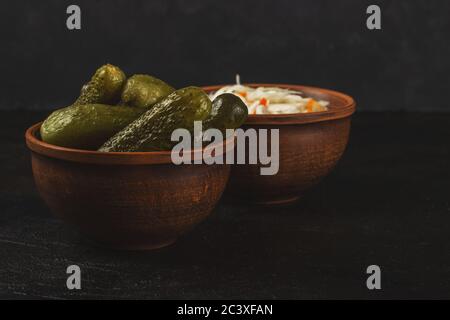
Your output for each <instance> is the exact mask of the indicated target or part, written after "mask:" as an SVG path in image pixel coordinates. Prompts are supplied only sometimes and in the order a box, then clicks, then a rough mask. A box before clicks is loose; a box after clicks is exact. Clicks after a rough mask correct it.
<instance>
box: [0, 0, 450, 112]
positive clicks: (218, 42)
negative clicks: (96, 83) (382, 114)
mask: <svg viewBox="0 0 450 320" xmlns="http://www.w3.org/2000/svg"><path fill="white" fill-rule="evenodd" d="M69 4H78V5H79V6H80V7H81V12H82V29H81V30H79V31H69V30H68V29H67V28H66V18H67V16H68V15H67V14H66V8H67V6H68V5H69ZM369 4H378V5H380V6H381V9H382V30H375V31H370V30H368V29H367V28H366V18H367V14H366V8H367V6H368V5H369ZM2 6H3V8H2V9H3V10H2V17H1V19H0V36H1V39H2V41H1V46H0V58H1V61H2V63H1V64H0V73H1V75H2V77H1V80H0V81H1V82H0V85H1V88H2V90H1V91H2V94H1V95H0V109H33V110H35V109H39V110H43V109H55V108H57V107H60V106H63V105H67V104H70V103H71V102H72V101H73V100H74V99H75V98H76V96H77V94H78V92H79V89H80V87H81V84H82V83H83V82H85V81H87V80H88V79H89V78H90V76H91V74H92V72H93V71H94V70H95V69H96V68H97V67H98V66H100V65H102V64H104V63H107V62H109V63H113V64H117V65H119V66H120V67H122V68H123V69H124V70H125V71H126V73H127V74H133V73H149V74H152V75H155V76H157V77H160V78H162V79H164V80H166V81H167V82H169V83H171V84H172V85H174V86H176V87H181V86H186V85H207V84H218V83H228V82H231V81H234V76H235V74H236V73H240V74H241V77H242V79H243V81H245V82H275V83H276V82H284V83H298V84H306V85H314V86H322V87H327V88H332V89H336V90H342V91H344V92H347V93H349V94H351V95H352V96H354V97H355V98H356V100H357V102H358V108H359V110H407V111H417V110H420V111H450V106H449V104H448V102H447V101H448V98H447V95H446V93H447V90H448V88H449V86H450V77H449V76H448V72H449V67H450V62H449V60H448V56H450V42H449V41H447V38H448V35H449V34H450V19H449V12H450V2H449V1H444V0H441V1H438V0H432V1H419V0H414V1H412V0H408V1H406V0H404V1H365V0H353V1H350V0H345V1H332V0H320V1H318V0H302V1H292V0H259V1H242V0H238V1H237V0H227V1H225V0H221V1H206V0H189V1H181V0H178V1H167V0H152V1H138V0H135V1H124V0H121V1H118V0H109V1H105V0H102V1H61V0H58V1H56V0H55V1H30V0H16V1H10V2H8V3H7V5H5V4H3V5H2Z"/></svg>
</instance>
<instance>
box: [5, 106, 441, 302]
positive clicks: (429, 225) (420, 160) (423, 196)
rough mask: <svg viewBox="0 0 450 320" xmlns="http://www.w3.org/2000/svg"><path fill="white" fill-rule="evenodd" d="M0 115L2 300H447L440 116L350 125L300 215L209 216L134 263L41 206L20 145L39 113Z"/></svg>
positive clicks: (232, 210)
mask: <svg viewBox="0 0 450 320" xmlns="http://www.w3.org/2000/svg"><path fill="white" fill-rule="evenodd" d="M0 116H1V118H2V119H3V124H2V126H1V127H0V138H1V142H2V144H1V145H2V152H1V153H0V159H1V169H0V170H1V184H0V191H1V193H0V208H1V212H0V298H17V299H23V298H55V299H60V298H61V299H71V298H124V299H128V298H149V299H168V298H183V299H184V298H186V299H190V298H199V299H204V298H211V299H215V298H224V299H227V298H278V299H301V298H450V244H449V234H450V169H449V164H450V163H449V160H450V143H449V137H450V115H448V114H446V115H445V114H420V113H412V114H406V113H359V114H356V115H355V117H354V122H353V129H352V133H351V139H350V144H349V147H348V149H347V151H346V153H345V155H344V157H343V159H342V160H341V162H340V163H339V164H338V166H337V168H336V169H335V171H334V172H333V173H332V174H331V175H330V176H329V177H327V178H326V179H325V180H324V181H323V182H322V183H321V184H320V185H319V186H318V187H316V188H315V189H314V190H312V191H311V192H310V193H309V194H307V196H306V197H305V198H304V199H303V200H302V201H301V202H299V203H297V204H296V205H294V206H291V207H280V208H276V209H267V208H261V207H259V208H255V207H250V206H243V205H231V204H225V203H221V204H220V205H219V206H218V207H217V208H216V209H215V211H214V213H213V215H212V216H211V217H210V218H209V219H208V220H207V221H206V222H205V223H203V224H201V225H200V226H199V227H197V228H196V229H195V230H193V231H192V232H191V233H189V234H187V235H186V236H185V237H183V238H182V239H180V240H179V241H178V242H177V243H176V244H175V245H173V246H172V247H169V248H166V249H163V250H160V251H156V252H134V253H127V252H115V251H110V250H105V249H102V248H98V247H96V246H95V245H93V244H92V243H90V242H88V241H86V240H84V239H83V238H81V236H80V235H79V234H78V233H77V232H76V231H75V230H73V229H72V228H71V227H69V226H67V225H65V224H63V223H62V222H60V221H58V220H57V219H55V218H53V217H52V216H51V215H50V212H49V210H48V209H47V208H46V207H45V206H44V204H43V203H42V202H41V200H40V199H39V197H38V195H37V193H36V190H35V187H34V184H33V179H32V175H31V168H30V159H29V153H28V151H27V149H26V147H25V144H24V139H23V132H24V130H25V128H26V127H27V126H29V125H31V124H33V123H35V122H37V121H38V120H41V119H43V118H44V117H45V114H44V113H32V112H1V113H0ZM71 264H77V265H79V266H80V267H81V269H82V290H80V291H69V290H67V289H66V273H65V271H66V267H67V266H68V265H71ZM371 264H377V265H379V266H380V267H381V270H382V280H381V281H382V284H381V285H382V290H380V291H369V290H367V288H366V286H365V281H366V277H367V275H366V273H365V270H366V267H367V266H368V265H371Z"/></svg>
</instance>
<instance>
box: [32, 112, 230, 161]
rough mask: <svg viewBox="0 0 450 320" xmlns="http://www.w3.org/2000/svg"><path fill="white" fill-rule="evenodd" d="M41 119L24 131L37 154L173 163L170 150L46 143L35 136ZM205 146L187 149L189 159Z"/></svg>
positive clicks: (221, 150) (68, 158) (227, 145)
mask: <svg viewBox="0 0 450 320" xmlns="http://www.w3.org/2000/svg"><path fill="white" fill-rule="evenodd" d="M42 123H43V121H41V122H38V123H36V124H34V125H32V126H31V127H29V128H28V129H27V130H26V131H25V141H26V144H27V146H28V148H29V149H30V150H31V151H32V152H35V153H37V154H40V155H43V156H47V157H50V158H56V159H60V160H66V161H72V162H80V163H90V164H107V165H145V164H173V165H174V166H181V165H175V164H174V163H173V162H172V159H171V153H172V151H171V150H169V151H150V152H100V151H93V150H82V149H74V148H66V147H60V146H57V145H53V144H50V143H46V142H44V141H42V140H41V139H39V138H38V137H37V135H36V134H37V132H38V131H39V129H40V127H41V125H42ZM234 140H235V137H234V136H232V137H228V138H227V139H226V140H225V141H222V142H220V143H218V145H219V146H220V145H222V146H223V147H222V148H219V153H216V156H220V155H222V154H224V153H226V152H228V151H230V150H231V149H232V148H234ZM205 148H206V147H205ZM205 148H201V149H192V150H190V151H189V153H190V155H191V159H194V157H195V156H196V155H202V154H203V151H204V150H205Z"/></svg>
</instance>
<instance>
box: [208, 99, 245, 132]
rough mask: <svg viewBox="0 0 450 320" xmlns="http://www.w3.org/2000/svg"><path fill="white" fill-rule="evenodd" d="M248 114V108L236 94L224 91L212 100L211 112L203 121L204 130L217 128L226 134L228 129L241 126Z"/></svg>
mask: <svg viewBox="0 0 450 320" xmlns="http://www.w3.org/2000/svg"><path fill="white" fill-rule="evenodd" d="M247 116H248V108H247V106H246V105H245V103H244V102H243V101H242V100H241V99H240V98H239V97H237V96H236V95H234V94H231V93H224V94H221V95H219V96H217V97H216V98H215V99H214V101H213V102H212V108H211V113H210V115H209V117H208V118H207V119H206V120H205V121H204V122H203V131H205V130H207V129H210V128H215V129H219V130H220V131H221V132H222V133H223V134H225V130H226V129H236V128H238V127H240V126H241V125H242V124H243V123H244V122H245V120H246V119H247Z"/></svg>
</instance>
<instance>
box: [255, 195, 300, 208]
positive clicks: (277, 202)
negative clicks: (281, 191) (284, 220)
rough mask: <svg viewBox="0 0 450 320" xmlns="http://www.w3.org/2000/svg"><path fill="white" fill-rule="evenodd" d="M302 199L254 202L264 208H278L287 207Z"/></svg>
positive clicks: (298, 197) (292, 198)
mask: <svg viewBox="0 0 450 320" xmlns="http://www.w3.org/2000/svg"><path fill="white" fill-rule="evenodd" d="M299 199H300V196H295V197H290V198H286V199H279V200H267V201H253V203H254V204H256V205H264V206H277V205H286V204H291V203H293V202H296V201H298V200H299Z"/></svg>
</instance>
